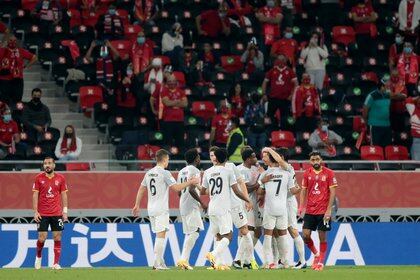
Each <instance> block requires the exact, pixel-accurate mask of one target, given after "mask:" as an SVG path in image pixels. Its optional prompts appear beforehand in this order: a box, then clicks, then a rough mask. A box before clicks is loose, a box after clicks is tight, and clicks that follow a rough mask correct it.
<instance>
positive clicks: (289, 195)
mask: <svg viewBox="0 0 420 280" xmlns="http://www.w3.org/2000/svg"><path fill="white" fill-rule="evenodd" d="M286 171H287V172H289V173H290V175H291V176H292V179H293V185H295V186H296V185H297V181H296V173H295V169H294V168H293V166H292V165H291V164H288V167H287V170H286ZM287 204H288V205H294V204H296V205H297V199H296V196H295V195H294V194H292V193H291V192H290V191H289V192H288V193H287Z"/></svg>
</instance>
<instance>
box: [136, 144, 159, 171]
mask: <svg viewBox="0 0 420 280" xmlns="http://www.w3.org/2000/svg"><path fill="white" fill-rule="evenodd" d="M158 150H160V147H159V146H154V145H140V146H138V147H137V159H138V160H154V159H155V156H156V152H157V151H158ZM152 167H153V164H152V163H141V164H139V168H140V170H145V169H150V168H152Z"/></svg>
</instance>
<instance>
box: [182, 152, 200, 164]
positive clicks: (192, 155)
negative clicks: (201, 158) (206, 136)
mask: <svg viewBox="0 0 420 280" xmlns="http://www.w3.org/2000/svg"><path fill="white" fill-rule="evenodd" d="M184 156H185V161H186V162H187V163H188V164H193V163H194V161H195V159H196V158H197V157H198V152H197V149H189V150H188V151H186V152H185V155H184Z"/></svg>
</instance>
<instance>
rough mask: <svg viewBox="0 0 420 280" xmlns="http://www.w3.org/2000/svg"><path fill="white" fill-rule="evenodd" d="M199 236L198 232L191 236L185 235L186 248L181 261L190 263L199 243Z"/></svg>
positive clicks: (183, 250) (184, 247)
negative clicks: (194, 249)
mask: <svg viewBox="0 0 420 280" xmlns="http://www.w3.org/2000/svg"><path fill="white" fill-rule="evenodd" d="M198 236H199V234H198V232H193V233H191V234H187V235H185V240H184V246H183V247H182V254H181V259H182V260H185V261H187V262H189V259H190V254H191V250H192V248H193V247H194V245H195V242H196V241H197V238H198Z"/></svg>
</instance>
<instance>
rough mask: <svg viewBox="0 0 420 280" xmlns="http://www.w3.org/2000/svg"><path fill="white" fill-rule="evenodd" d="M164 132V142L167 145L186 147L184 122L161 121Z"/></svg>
mask: <svg viewBox="0 0 420 280" xmlns="http://www.w3.org/2000/svg"><path fill="white" fill-rule="evenodd" d="M160 125H161V130H162V133H163V142H164V143H165V144H166V145H170V146H176V147H178V148H183V147H184V130H185V129H184V122H165V121H162V122H161V123H160Z"/></svg>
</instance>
